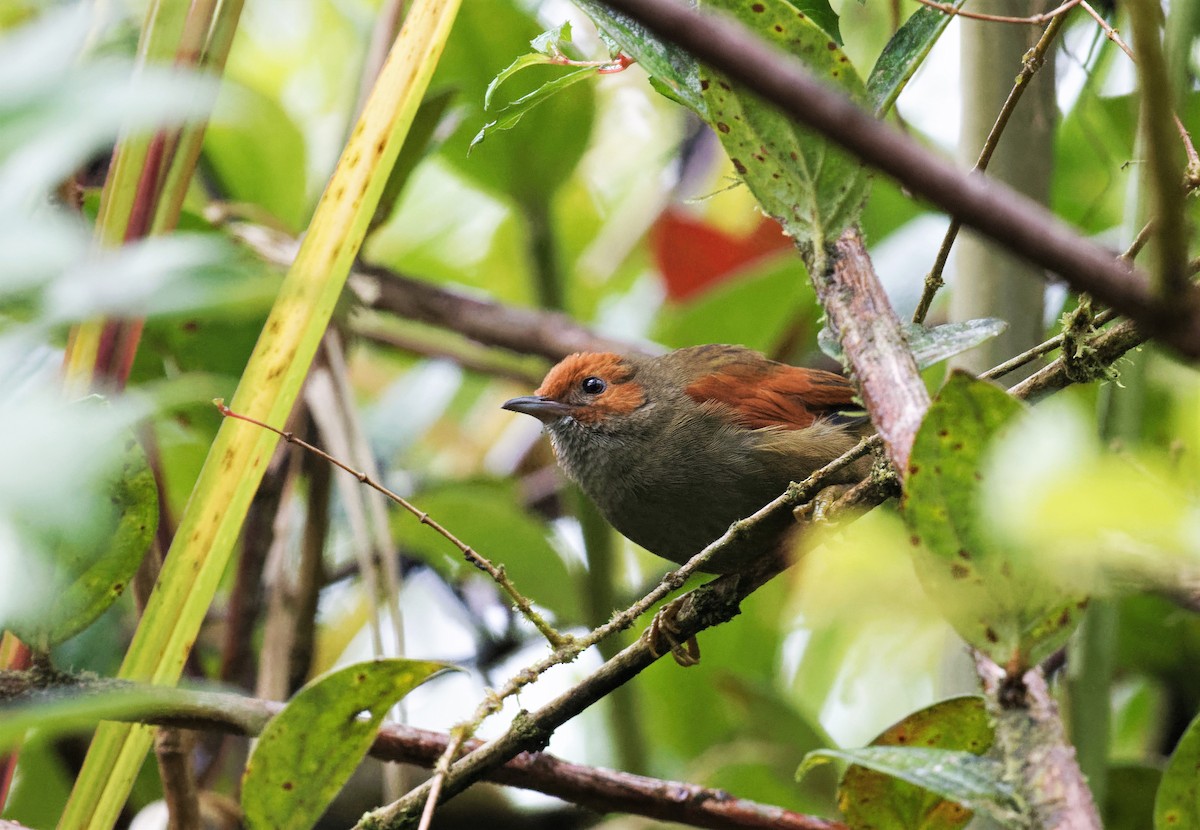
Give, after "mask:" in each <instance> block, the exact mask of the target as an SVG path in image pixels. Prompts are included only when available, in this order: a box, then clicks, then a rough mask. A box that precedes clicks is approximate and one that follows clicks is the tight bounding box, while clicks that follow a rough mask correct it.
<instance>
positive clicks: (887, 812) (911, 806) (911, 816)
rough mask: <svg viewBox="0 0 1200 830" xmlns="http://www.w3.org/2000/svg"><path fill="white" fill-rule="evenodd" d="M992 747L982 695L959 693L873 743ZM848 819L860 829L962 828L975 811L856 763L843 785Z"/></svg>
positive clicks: (974, 750) (890, 729)
mask: <svg viewBox="0 0 1200 830" xmlns="http://www.w3.org/2000/svg"><path fill="white" fill-rule="evenodd" d="M991 745H992V728H991V725H990V724H989V723H988V717H987V712H986V711H985V710H984V707H983V699H982V698H979V697H956V698H951V699H949V700H943V701H941V702H939V703H935V704H934V705H933V706H930V707H928V708H926V709H922V710H920V711H919V712H914V713H913V714H911V715H909V716H908V717H906V718H904V720H902V721H900V722H899V723H896V724H894V725H892V726H890V727H888V728H887V729H886V730H884V731H883V732H882V733H881V734H880V735H879V737H877V738H876V739H875V740H873V741H872V742H871V746H897V747H922V748H926V749H949V750H957V751H962V752H971V753H973V754H975V755H982V754H983V753H985V752H986V751H987V750H988V748H989V747H990V746H991ZM838 802H839V804H841V805H842V813H843V815H844V816H845V817H846V821H847V822H848V823H849V824H850V825H851V826H852V827H855V828H858V830H885V828H891V827H904V828H907V830H957V828H959V827H963V826H964V825H965V824H966V823H967V822H968V821H970V820H971V816H972V813H971V811H970V810H968V809H967V808H966V807H963V806H962V805H961V804H959V803H958V802H955V801H951V800H948V799H946V798H942V797H940V796H938V795H936V794H934V793H932V792H930V791H929V790H926V789H922V788H921V787H918V786H915V785H913V784H910V783H908V782H907V781H903V780H901V779H899V778H894V777H892V776H890V775H886V774H884V773H882V772H876V771H875V770H872V769H868V768H866V767H863V766H859V765H857V764H853V765H851V766H850V767H849V768H848V769H847V770H846V774H845V775H844V776H843V777H842V783H841V786H840V787H839V788H838Z"/></svg>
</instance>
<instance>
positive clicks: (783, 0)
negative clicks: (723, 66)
mask: <svg viewBox="0 0 1200 830" xmlns="http://www.w3.org/2000/svg"><path fill="white" fill-rule="evenodd" d="M712 7H713V8H720V9H723V10H726V11H729V12H732V13H733V15H734V16H735V17H736V18H737V19H739V20H740V21H741V22H743V23H745V24H747V25H749V26H750V27H752V28H753V29H754V31H756V32H758V33H759V34H760V35H762V36H763V37H764V38H765V39H766V40H767V41H768V42H770V43H772V44H773V45H775V46H778V47H780V48H782V49H784V50H785V51H787V52H789V53H791V54H793V55H795V56H797V57H798V58H800V59H801V60H803V61H804V63H805V65H806V66H807V67H808V69H809V70H810V71H812V72H813V73H814V74H815V75H816V76H817V77H818V78H820V79H821V80H823V81H825V82H826V83H828V84H830V85H832V86H833V87H834V88H835V89H837V90H838V91H839V92H841V93H842V94H844V95H847V96H849V97H850V98H851V99H853V100H856V101H861V100H863V98H864V96H865V94H866V91H865V89H864V88H863V85H862V81H860V80H859V78H858V75H857V73H856V72H855V71H854V67H853V66H852V65H851V64H850V60H849V58H847V57H846V56H845V54H844V53H843V52H842V51H841V50H840V49H839V48H838V47H837V44H836V43H834V42H833V41H831V40H830V36H829V35H827V34H826V33H825V32H823V31H821V30H820V29H819V28H818V27H817V26H815V25H814V24H813V23H812V22H810V21H809V20H808V19H807V17H805V16H804V15H803V14H802V13H799V12H798V10H797V9H796V7H795V6H793V5H791V4H790V3H788V2H787V0H768V2H766V3H762V2H757V0H753V2H752V0H720V1H719V2H716V3H713V4H712ZM700 74H701V88H702V89H703V90H704V99H705V102H706V103H707V105H708V120H709V123H710V124H712V125H713V126H714V127H715V128H716V130H717V134H718V136H719V137H720V139H721V144H722V145H723V146H724V147H725V150H726V151H727V152H728V153H729V156H730V159H731V160H732V161H733V165H734V167H735V168H736V169H737V171H738V173H739V174H740V175H741V176H742V179H743V181H745V183H746V185H747V186H748V187H749V188H750V191H751V192H752V193H753V194H754V196H755V198H757V199H758V200H759V203H760V204H761V205H762V207H763V210H764V211H766V212H767V214H769V215H770V216H773V217H774V218H775V219H777V220H778V221H779V222H780V223H781V224H782V225H783V226H784V227H785V228H786V229H787V230H788V233H789V234H790V235H791V236H792V237H793V238H794V239H795V240H796V242H797V244H801V245H805V246H807V245H811V246H813V249H814V250H816V251H817V252H818V253H819V252H821V251H823V250H824V247H825V245H826V244H828V243H831V242H833V240H834V239H836V238H837V236H838V234H839V233H841V231H842V230H843V229H844V228H846V227H847V226H849V225H851V224H853V223H854V222H855V221H856V220H857V219H858V216H859V213H860V212H861V210H862V206H863V203H864V202H865V201H866V198H867V194H868V192H869V191H870V176H869V174H868V173H867V171H866V169H865V168H864V167H863V166H862V164H860V163H859V162H858V161H857V160H856V159H854V158H853V157H851V156H850V155H848V154H847V153H845V152H843V151H842V150H839V149H837V148H836V147H834V146H833V145H832V144H830V143H829V142H827V141H826V140H825V139H824V138H822V137H820V136H819V135H818V134H816V133H814V132H812V131H810V130H807V129H804V128H801V127H798V126H796V125H795V124H793V123H792V121H791V120H790V119H789V118H788V117H787V116H785V115H782V114H781V113H780V112H779V111H778V110H777V109H776V108H775V107H773V106H771V105H768V104H766V103H764V102H762V100H761V99H758V98H756V97H754V96H752V95H750V94H749V93H747V92H745V91H744V90H741V89H740V88H736V87H734V86H733V85H732V83H731V82H730V81H729V80H727V79H726V78H725V77H724V76H723V75H721V74H720V73H717V72H710V71H709V70H707V69H705V68H703V67H702V68H701V72H700Z"/></svg>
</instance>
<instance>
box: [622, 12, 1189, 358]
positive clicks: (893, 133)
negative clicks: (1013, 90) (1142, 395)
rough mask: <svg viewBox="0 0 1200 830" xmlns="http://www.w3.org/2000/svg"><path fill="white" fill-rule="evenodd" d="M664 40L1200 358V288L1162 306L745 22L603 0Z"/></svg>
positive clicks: (1058, 226) (1113, 265) (1105, 257)
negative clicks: (874, 114) (867, 109)
mask: <svg viewBox="0 0 1200 830" xmlns="http://www.w3.org/2000/svg"><path fill="white" fill-rule="evenodd" d="M606 2H607V4H608V5H609V6H611V7H613V8H615V9H617V10H619V11H621V12H623V13H625V14H627V15H629V16H630V17H633V18H635V19H636V20H638V21H639V22H641V23H643V24H644V25H645V26H647V27H648V28H649V29H650V30H651V31H653V32H655V33H656V34H658V35H659V36H660V37H662V38H664V39H666V40H669V41H671V42H672V43H676V44H678V45H680V46H682V47H683V48H685V49H687V50H688V51H690V52H691V53H692V54H693V55H695V56H696V57H697V58H698V59H700V60H703V61H705V62H706V63H708V64H710V65H711V66H713V67H714V68H716V69H719V70H721V71H722V72H724V73H726V74H727V75H729V76H730V77H731V78H733V79H734V80H736V81H738V82H740V83H743V84H745V85H747V86H748V87H749V88H750V89H751V90H753V91H754V92H755V93H757V94H759V95H761V96H762V97H763V98H764V99H766V100H767V101H769V102H771V103H773V104H775V105H777V106H778V107H780V109H781V110H783V111H784V112H785V113H787V114H788V115H789V116H791V117H792V118H794V119H795V120H796V121H798V122H800V123H803V124H805V125H807V126H810V127H812V128H814V129H816V130H818V131H819V132H821V133H822V134H823V135H825V136H827V137H828V138H830V139H832V140H833V141H836V142H837V143H838V144H841V145H842V146H843V147H845V148H846V149H848V150H849V151H850V152H852V153H854V154H855V155H856V156H858V157H859V158H861V159H862V160H863V161H865V162H866V163H867V164H870V165H871V166H873V167H876V168H878V169H879V170H882V171H883V172H884V173H886V174H888V175H889V176H892V177H893V178H894V179H896V180H897V181H898V182H899V183H900V184H902V185H903V186H904V187H906V188H908V189H909V190H910V191H912V192H913V193H914V194H916V195H919V196H922V197H924V198H926V199H928V200H929V201H931V202H933V203H934V204H935V205H937V206H939V207H941V208H943V209H945V210H946V211H947V212H949V213H950V214H951V215H953V216H955V217H957V218H959V219H960V220H961V221H962V222H963V224H964V225H967V226H969V227H972V228H974V229H975V230H977V231H978V232H980V233H982V234H983V235H985V236H987V237H989V238H991V239H993V240H995V241H996V242H998V243H1000V244H1001V245H1003V246H1004V247H1005V248H1007V249H1009V250H1012V251H1013V252H1015V253H1017V254H1019V255H1021V256H1023V257H1025V258H1026V259H1029V260H1030V261H1032V262H1034V263H1036V264H1038V265H1041V266H1043V267H1045V268H1047V269H1049V270H1050V271H1053V272H1055V273H1057V274H1059V275H1061V276H1062V278H1063V279H1064V280H1066V281H1067V282H1068V283H1070V284H1071V285H1072V287H1074V288H1075V289H1077V290H1079V291H1087V292H1089V293H1090V294H1092V295H1093V296H1095V297H1097V298H1098V299H1100V300H1101V301H1103V302H1104V303H1106V304H1108V305H1110V306H1112V307H1114V308H1116V309H1118V310H1119V311H1120V312H1122V313H1123V314H1125V315H1127V316H1129V317H1131V318H1133V319H1135V320H1137V321H1138V322H1140V323H1142V324H1143V327H1144V329H1145V331H1147V332H1151V333H1153V334H1154V335H1155V336H1156V337H1158V338H1159V339H1161V340H1163V341H1164V342H1166V343H1168V344H1169V345H1171V346H1172V347H1174V348H1175V349H1176V350H1178V351H1179V352H1180V353H1182V354H1184V355H1186V356H1189V357H1200V294H1198V292H1197V291H1196V289H1188V290H1187V291H1183V292H1180V294H1179V296H1178V298H1177V300H1176V302H1173V303H1170V304H1164V303H1160V302H1158V300H1157V298H1156V297H1155V295H1154V294H1153V293H1152V292H1151V290H1150V288H1149V286H1148V283H1147V281H1146V279H1145V277H1144V275H1141V274H1139V273H1138V272H1136V271H1133V270H1132V269H1130V268H1129V267H1127V265H1126V264H1124V263H1122V262H1119V261H1117V259H1116V257H1115V255H1114V254H1113V253H1112V252H1110V251H1106V250H1104V249H1103V248H1101V247H1099V246H1097V245H1094V244H1092V243H1091V242H1088V241H1087V240H1085V239H1083V238H1081V237H1080V236H1079V235H1078V234H1077V233H1076V232H1075V231H1074V230H1072V229H1071V228H1069V227H1068V226H1067V225H1065V224H1064V223H1063V222H1061V221H1060V220H1059V219H1058V218H1057V217H1056V216H1055V215H1054V214H1053V213H1051V212H1050V211H1048V210H1046V209H1045V208H1043V207H1041V206H1040V205H1038V204H1036V203H1035V202H1033V201H1031V200H1030V199H1027V198H1025V197H1023V196H1021V195H1019V194H1017V193H1015V192H1013V191H1012V190H1010V189H1009V188H1007V187H1004V186H1003V185H1000V184H998V183H996V182H993V181H990V180H988V179H986V178H985V177H983V176H979V175H970V174H967V173H964V172H962V171H960V170H959V169H958V168H957V167H955V166H954V165H953V164H951V163H950V162H948V161H946V160H944V159H942V158H941V157H940V156H938V155H936V154H934V153H932V152H930V151H929V150H926V149H925V148H924V147H922V146H920V145H919V144H918V143H917V142H916V141H915V140H914V139H912V138H910V137H909V136H907V135H904V134H903V133H900V132H899V131H897V130H894V129H891V128H890V127H888V126H886V125H884V124H881V123H880V122H878V121H876V120H875V119H874V118H873V117H872V116H871V115H870V114H869V113H867V112H865V111H864V110H862V109H860V108H859V107H858V106H856V105H855V104H854V103H853V102H851V101H850V100H848V99H847V98H844V97H842V96H841V95H839V94H838V93H836V92H833V91H831V90H829V89H828V88H827V87H825V86H824V85H823V84H822V83H820V82H819V81H817V80H816V79H814V78H813V77H812V75H811V74H810V73H809V72H808V71H807V70H806V69H805V68H804V67H803V65H802V64H800V62H799V61H797V60H795V59H794V58H792V57H790V56H787V55H786V54H784V53H783V52H780V51H778V50H776V49H775V48H773V47H772V46H770V45H768V44H766V43H764V42H763V41H762V40H760V39H759V38H758V37H756V36H755V35H754V34H753V33H752V32H751V31H750V30H749V29H747V28H746V27H745V26H743V25H741V24H740V23H738V22H736V21H734V20H731V19H728V18H724V17H718V16H715V15H712V14H707V13H700V12H695V11H693V10H691V9H689V8H688V7H687V6H685V5H684V4H683V3H681V2H678V0H606Z"/></svg>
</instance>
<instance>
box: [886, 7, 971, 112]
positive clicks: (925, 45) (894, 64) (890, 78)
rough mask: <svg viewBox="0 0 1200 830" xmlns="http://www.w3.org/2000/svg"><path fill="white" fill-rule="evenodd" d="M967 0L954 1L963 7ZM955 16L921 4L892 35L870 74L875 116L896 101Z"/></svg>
mask: <svg viewBox="0 0 1200 830" xmlns="http://www.w3.org/2000/svg"><path fill="white" fill-rule="evenodd" d="M964 2H966V0H954V2H953V3H952V5H953V6H954V7H955V8H960V7H961V6H962V4H963V3H964ZM953 19H954V15H952V14H946V13H945V12H943V11H941V10H940V9H934V8H930V7H929V6H922V7H921V8H919V9H917V10H916V11H915V12H913V14H912V16H911V17H909V18H908V20H906V21H904V25H903V26H901V27H900V28H899V29H897V30H896V34H894V35H892V39H891V40H889V41H888V44H887V46H885V47H884V49H883V52H882V53H881V54H880V55H879V60H877V61H875V66H874V68H872V69H871V75H870V77H868V78H867V101H868V103H869V104H870V107H871V110H872V111H873V112H874V113H875V115H876V117H880V118H881V117H883V115H884V114H885V113H886V112H887V111H888V110H889V109H891V108H892V105H893V104H895V103H896V99H897V98H898V97H900V93H901V92H902V91H903V90H904V86H905V84H907V83H908V82H909V80H910V79H911V78H912V76H913V73H915V72H916V71H917V69H918V68H920V66H921V63H922V62H923V61H924V60H925V58H926V56H928V55H929V51H930V50H931V49H933V44H935V43H937V39H938V38H939V37H941V36H942V32H944V31H945V30H946V27H947V26H949V25H950V21H951V20H953Z"/></svg>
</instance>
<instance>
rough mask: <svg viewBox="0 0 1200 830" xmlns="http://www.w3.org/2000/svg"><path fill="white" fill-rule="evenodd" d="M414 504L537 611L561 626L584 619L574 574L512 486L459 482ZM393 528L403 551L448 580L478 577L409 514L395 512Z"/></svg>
mask: <svg viewBox="0 0 1200 830" xmlns="http://www.w3.org/2000/svg"><path fill="white" fill-rule="evenodd" d="M413 500H414V501H415V502H416V504H417V506H418V507H420V508H421V509H422V510H424V511H426V512H428V513H429V515H430V516H432V517H433V518H435V519H437V520H438V521H439V522H441V523H442V524H443V525H444V526H446V527H447V528H449V529H450V531H451V532H452V533H454V534H455V535H456V536H457V537H458V538H459V539H462V540H463V541H464V542H466V543H467V544H468V545H474V546H475V547H476V549H477V550H478V551H479V553H480V554H482V555H483V556H486V557H487V558H488V559H489V560H491V561H492V562H493V563H494V564H496V565H503V566H504V569H505V571H506V572H507V573H508V575H509V576H510V577H511V578H512V580H513V582H514V583H515V584H516V586H517V588H518V589H519V590H520V591H521V592H522V593H523V594H525V596H527V597H530V598H532V599H534V600H535V601H536V603H537V604H538V605H539V606H542V607H545V608H549V609H550V610H551V611H552V612H554V614H555V616H556V617H557V618H558V619H559V620H564V621H569V622H574V621H577V620H580V619H582V611H581V609H580V602H579V592H578V590H576V586H575V581H574V578H573V576H572V574H571V573H570V572H569V571H568V570H567V567H566V565H565V564H564V562H563V559H562V557H561V556H560V555H559V554H558V552H557V551H555V549H554V547H553V545H551V544H550V541H549V539H548V538H547V532H546V526H545V524H543V523H542V522H540V521H538V520H537V519H535V518H533V517H532V516H530V515H529V514H528V513H526V512H525V511H524V510H522V509H521V508H520V507H519V506H518V505H519V504H520V499H519V498H518V497H517V495H516V493H515V492H514V491H513V487H512V483H511V482H487V481H467V482H462V481H460V482H455V483H454V484H452V485H447V486H443V487H438V488H437V489H431V490H427V491H424V492H421V493H419V494H417V495H416V496H414V498H413ZM392 526H393V528H395V531H394V532H396V533H397V534H400V538H401V539H403V542H404V545H405V546H406V547H410V548H411V549H412V550H413V551H415V552H417V553H419V554H421V555H423V556H424V557H425V560H426V561H427V562H429V563H430V564H431V565H433V566H434V567H436V568H439V569H440V570H441V571H442V572H443V573H447V574H448V576H449V578H452V579H453V578H461V577H462V575H463V574H477V573H478V572H477V571H476V570H475V569H474V568H471V567H469V566H468V565H467V564H466V563H465V562H464V561H463V559H462V557H461V556H460V555H459V553H458V551H457V550H456V549H455V548H454V547H453V546H452V545H451V544H450V543H449V542H447V541H446V540H445V539H443V538H442V537H441V536H438V535H437V534H436V533H434V532H432V531H431V530H430V529H429V528H427V527H425V526H423V525H417V524H416V522H415V521H414V520H413V518H412V516H410V515H408V514H407V513H402V512H400V511H396V513H395V514H394V518H393V523H392Z"/></svg>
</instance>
